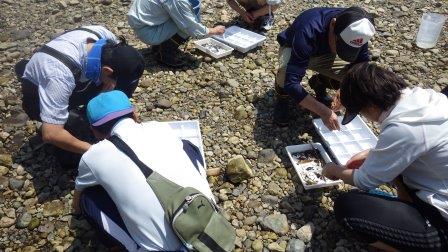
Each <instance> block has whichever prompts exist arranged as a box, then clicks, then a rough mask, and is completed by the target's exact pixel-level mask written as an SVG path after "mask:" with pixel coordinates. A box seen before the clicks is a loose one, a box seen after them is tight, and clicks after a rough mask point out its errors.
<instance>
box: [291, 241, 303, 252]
mask: <svg viewBox="0 0 448 252" xmlns="http://www.w3.org/2000/svg"><path fill="white" fill-rule="evenodd" d="M304 251H305V243H304V242H303V241H301V240H299V239H291V240H289V242H288V246H287V247H286V252H304Z"/></svg>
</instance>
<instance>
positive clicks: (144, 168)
mask: <svg viewBox="0 0 448 252" xmlns="http://www.w3.org/2000/svg"><path fill="white" fill-rule="evenodd" d="M107 140H109V141H110V142H111V143H113V144H114V145H115V147H117V149H119V150H121V151H122V152H123V153H124V154H126V156H128V157H129V158H130V159H131V160H132V161H133V162H134V163H135V164H136V165H137V166H138V168H140V170H141V171H142V173H143V174H144V175H145V178H148V177H149V176H151V174H152V170H151V168H149V167H148V166H147V165H146V164H144V163H143V162H142V161H140V159H139V158H138V157H137V155H136V154H135V152H134V151H133V150H132V149H131V147H129V146H128V145H127V144H126V143H125V142H124V141H123V140H121V138H120V137H118V136H116V135H112V136H110V137H108V138H107Z"/></svg>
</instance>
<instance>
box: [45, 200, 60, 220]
mask: <svg viewBox="0 0 448 252" xmlns="http://www.w3.org/2000/svg"><path fill="white" fill-rule="evenodd" d="M63 213H64V203H62V202H61V201H59V200H53V201H51V202H47V203H45V204H44V211H43V214H44V216H45V217H48V216H57V215H61V214H63Z"/></svg>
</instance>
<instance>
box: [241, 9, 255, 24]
mask: <svg viewBox="0 0 448 252" xmlns="http://www.w3.org/2000/svg"><path fill="white" fill-rule="evenodd" d="M241 17H242V18H243V20H244V22H246V23H248V24H253V23H254V22H255V18H254V16H253V15H252V13H250V12H248V11H245V12H243V13H242V14H241Z"/></svg>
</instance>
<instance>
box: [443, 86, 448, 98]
mask: <svg viewBox="0 0 448 252" xmlns="http://www.w3.org/2000/svg"><path fill="white" fill-rule="evenodd" d="M442 93H443V94H445V95H446V96H448V86H447V87H445V88H444V89H443V90H442Z"/></svg>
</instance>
